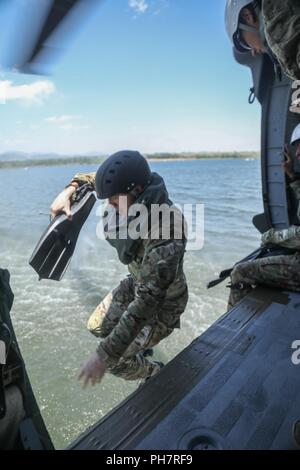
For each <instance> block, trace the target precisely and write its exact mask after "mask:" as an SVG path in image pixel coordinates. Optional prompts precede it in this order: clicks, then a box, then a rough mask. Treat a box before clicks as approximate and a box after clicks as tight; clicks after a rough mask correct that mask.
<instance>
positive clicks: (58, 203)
mask: <svg viewBox="0 0 300 470" xmlns="http://www.w3.org/2000/svg"><path fill="white" fill-rule="evenodd" d="M75 191H76V189H75V187H74V186H69V187H68V188H66V189H64V190H63V191H62V192H61V193H60V194H59V195H58V196H57V197H56V198H55V199H54V201H53V203H52V205H51V208H50V209H51V219H54V217H56V216H57V215H59V214H61V213H64V214H66V216H67V217H68V219H69V220H71V219H72V214H71V200H72V196H73V194H74V192H75Z"/></svg>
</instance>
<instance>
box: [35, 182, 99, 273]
mask: <svg viewBox="0 0 300 470" xmlns="http://www.w3.org/2000/svg"><path fill="white" fill-rule="evenodd" d="M95 202H96V197H95V194H94V193H93V187H92V186H91V185H89V184H85V185H83V186H82V187H81V188H79V189H78V190H77V191H76V194H75V198H74V202H73V203H72V206H71V213H72V220H69V219H68V218H67V216H66V215H65V214H61V215H58V216H57V217H55V218H54V219H53V220H52V222H51V223H50V225H49V226H48V227H47V229H46V230H45V232H44V233H43V235H42V236H41V238H40V240H39V242H38V243H37V245H36V247H35V249H34V251H33V253H32V255H31V258H30V260H29V264H30V266H32V267H33V269H34V270H35V271H36V272H37V274H38V275H39V278H40V279H52V280H55V281H60V280H61V279H62V277H63V275H64V274H65V272H66V270H67V267H68V265H69V263H70V261H71V258H72V255H73V253H74V250H75V246H76V242H77V239H78V236H79V233H80V231H81V229H82V227H83V225H84V223H85V221H86V220H87V218H88V216H89V214H90V212H91V210H92V209H93V206H94V204H95Z"/></svg>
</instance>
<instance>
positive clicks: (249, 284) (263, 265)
mask: <svg viewBox="0 0 300 470" xmlns="http://www.w3.org/2000/svg"><path fill="white" fill-rule="evenodd" d="M299 229H300V227H299ZM270 239H271V236H270ZM299 247H300V239H299ZM231 284H232V287H231V291H230V296H229V301H228V309H231V308H232V307H234V305H235V304H236V303H237V302H239V301H240V300H242V299H243V298H244V297H245V296H246V295H247V294H248V293H249V292H250V291H251V290H252V288H254V287H255V286H256V285H257V284H264V285H267V286H269V287H274V288H278V287H280V288H282V289H287V290H292V291H300V253H299V252H296V253H295V254H294V255H289V256H287V255H281V256H272V257H268V258H262V259H257V260H255V261H247V262H246V263H242V264H239V265H237V266H236V267H235V268H234V270H233V272H232V273H231Z"/></svg>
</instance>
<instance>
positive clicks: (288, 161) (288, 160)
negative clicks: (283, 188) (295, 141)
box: [282, 145, 295, 178]
mask: <svg viewBox="0 0 300 470" xmlns="http://www.w3.org/2000/svg"><path fill="white" fill-rule="evenodd" d="M283 155H284V157H285V160H283V161H282V168H283V169H284V171H285V172H286V174H287V175H288V176H289V177H290V178H294V176H295V172H294V163H293V160H292V157H291V154H290V151H289V147H288V145H286V146H285V147H284V153H283Z"/></svg>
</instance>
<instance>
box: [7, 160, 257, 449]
mask: <svg viewBox="0 0 300 470" xmlns="http://www.w3.org/2000/svg"><path fill="white" fill-rule="evenodd" d="M151 167H152V169H153V171H156V172H158V173H159V174H161V176H163V177H164V179H165V181H166V184H167V187H168V189H169V193H170V197H171V199H172V200H173V201H174V202H175V203H179V204H183V203H204V205H205V243H204V247H203V249H202V250H201V251H195V252H190V253H187V254H186V257H185V272H186V275H187V279H188V284H189V291H190V299H189V303H188V306H187V309H186V311H185V313H184V315H183V317H182V327H181V330H180V331H176V332H174V333H173V334H172V335H171V336H170V337H169V338H167V339H166V340H164V341H163V342H162V343H161V344H160V345H159V346H158V347H157V351H156V353H155V356H156V357H157V358H158V359H159V360H162V361H164V362H168V361H169V360H171V359H172V358H173V357H174V356H175V355H176V354H178V353H179V352H180V351H181V350H182V349H183V348H184V347H186V346H188V345H189V344H190V343H191V341H192V340H193V339H195V338H196V337H198V336H199V335H200V334H201V333H202V332H203V331H204V330H205V329H206V328H208V326H210V325H211V324H212V323H213V322H214V321H215V320H216V319H217V318H218V317H219V316H220V315H222V314H223V313H224V312H225V311H226V303H227V298H228V289H227V288H226V283H224V284H222V285H221V286H218V287H216V288H215V289H212V290H210V291H208V290H207V289H206V284H207V282H208V281H210V280H212V279H214V278H216V277H217V276H218V274H219V272H220V271H221V270H223V269H225V268H228V267H231V265H232V264H234V263H235V262H236V261H238V260H240V259H242V258H243V257H245V256H246V255H248V254H249V253H250V252H251V251H253V250H254V249H256V248H257V247H258V245H259V239H260V237H259V234H258V233H257V231H256V230H255V229H254V227H253V226H252V222H251V221H252V217H253V216H254V215H256V214H258V213H260V212H262V211H263V209H262V201H261V181H260V161H259V160H256V159H255V160H242V159H241V160H239V159H232V160H231V159H230V160H203V161H169V162H168V161H166V162H155V163H151ZM93 170H95V168H93V167H90V166H81V167H79V168H78V167H76V168H75V167H71V166H65V167H64V166H60V167H47V168H45V167H35V168H28V169H23V168H22V169H6V170H0V189H1V198H0V215H1V224H0V247H1V251H0V267H2V268H7V269H9V270H10V272H11V285H12V289H13V291H14V294H15V301H14V306H13V309H12V319H13V323H14V327H15V330H16V334H17V337H18V340H19V344H20V347H21V350H22V353H23V356H24V359H25V362H26V365H27V370H28V373H29V376H30V379H31V382H32V386H33V389H34V392H35V395H36V398H37V400H38V403H39V405H40V408H41V411H42V414H43V417H44V419H45V422H46V425H47V427H48V429H49V432H50V435H51V437H52V439H53V442H54V444H55V446H56V447H57V448H63V447H65V446H66V445H67V444H69V443H70V442H71V441H72V440H73V439H74V438H75V437H76V436H77V435H78V434H79V433H81V432H83V431H84V430H85V429H86V427H88V426H90V425H92V424H93V423H94V422H96V421H97V420H98V419H100V418H101V417H102V416H104V415H105V414H106V413H107V412H108V411H109V410H111V409H112V408H113V407H115V406H116V405H117V404H118V403H120V401H121V400H123V399H124V398H125V397H126V396H128V395H129V394H130V393H131V392H133V391H134V390H135V389H136V387H137V383H134V382H125V381H123V380H121V379H117V378H115V377H113V376H110V375H108V374H107V375H106V376H105V378H104V379H103V381H102V383H101V384H100V385H99V386H97V387H95V388H89V389H86V390H83V389H82V388H81V385H80V384H79V382H77V380H76V374H77V372H78V369H79V367H80V365H81V363H82V362H83V361H85V360H86V359H87V358H88V356H89V355H90V353H91V352H93V351H94V350H95V348H96V345H97V340H96V338H93V337H92V335H91V334H90V333H89V332H88V331H87V329H86V322H87V320H88V318H89V315H90V314H91V312H92V311H93V309H94V308H95V307H96V305H97V304H98V303H99V302H100V300H101V298H102V297H103V296H105V295H106V294H107V293H108V291H109V290H111V289H112V288H113V287H115V286H116V285H117V283H118V281H119V280H121V279H122V278H123V277H124V276H125V275H126V273H127V271H126V267H124V266H122V265H121V264H120V263H119V262H118V260H117V257H116V254H115V253H114V250H113V248H111V247H110V246H109V245H108V244H107V243H106V242H105V241H103V240H99V239H98V238H97V237H96V226H97V223H98V222H99V218H98V217H97V216H96V210H97V206H95V208H94V211H93V213H92V214H91V216H90V218H89V220H88V221H87V223H86V225H85V226H84V228H83V230H82V233H81V236H80V239H79V242H78V245H77V247H76V252H75V254H74V257H73V259H72V262H71V264H70V266H69V269H68V271H67V273H66V275H65V277H64V279H63V280H62V281H61V282H60V283H57V282H54V281H41V282H39V281H38V278H37V275H36V273H35V272H34V271H33V270H32V268H31V267H30V266H29V265H28V260H29V258H30V255H31V253H32V251H33V248H34V246H35V244H36V242H37V240H38V239H39V237H40V236H41V234H42V231H43V230H44V229H45V228H46V226H47V224H48V218H47V216H46V215H40V212H44V213H47V212H48V211H49V206H50V204H51V202H52V200H53V199H54V197H55V195H56V194H57V193H58V192H59V191H60V190H61V189H62V188H63V187H64V186H65V185H66V184H67V183H68V182H69V180H70V179H71V177H72V176H73V175H74V174H75V173H76V172H77V171H80V172H84V171H86V172H89V171H93Z"/></svg>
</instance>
